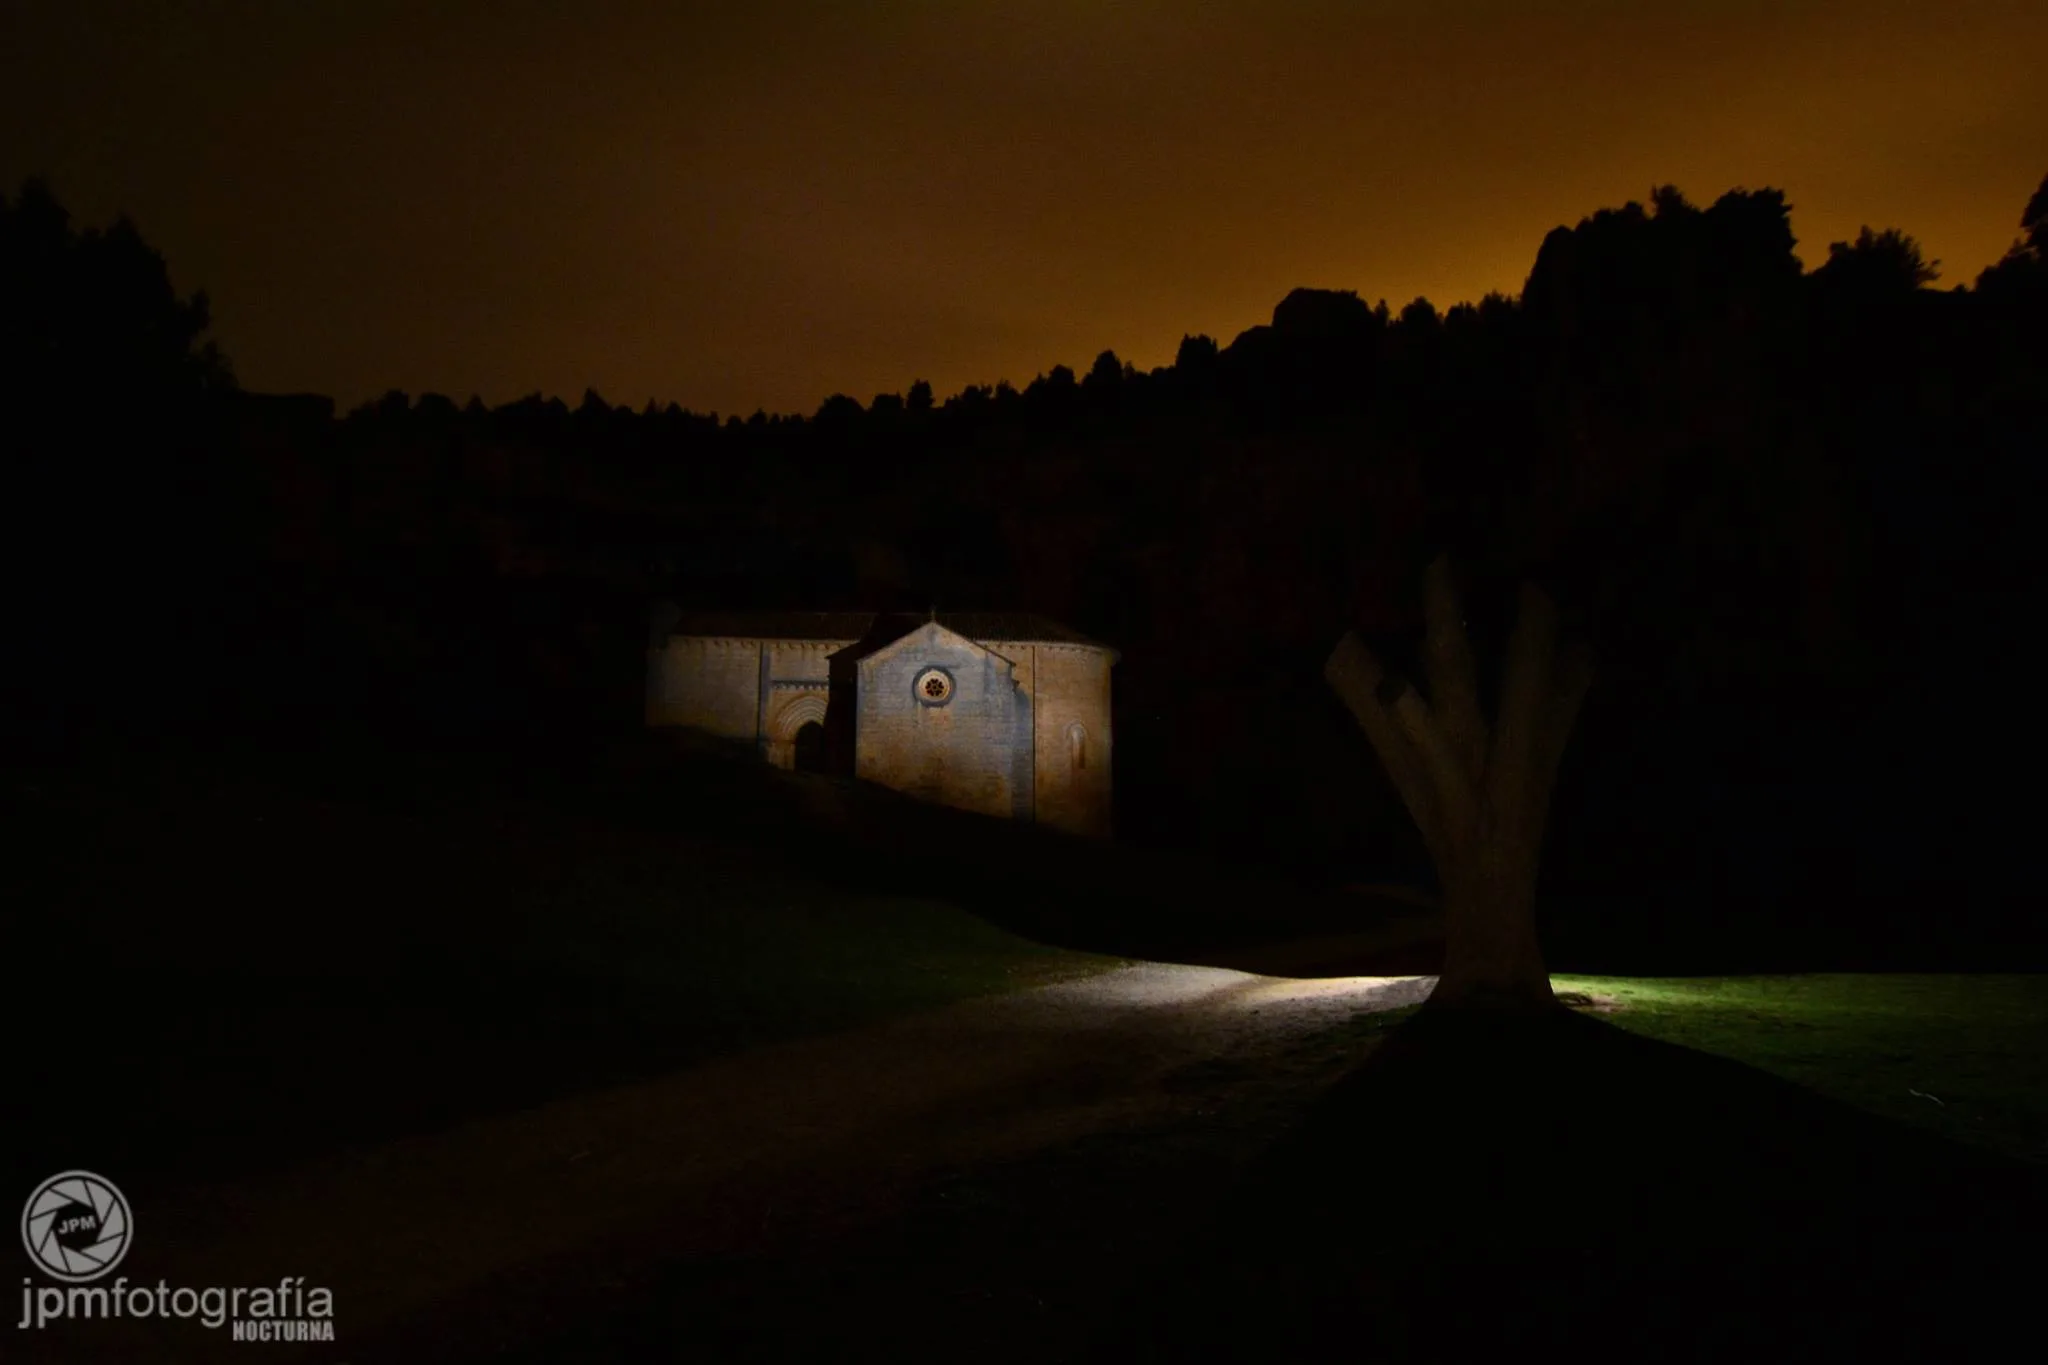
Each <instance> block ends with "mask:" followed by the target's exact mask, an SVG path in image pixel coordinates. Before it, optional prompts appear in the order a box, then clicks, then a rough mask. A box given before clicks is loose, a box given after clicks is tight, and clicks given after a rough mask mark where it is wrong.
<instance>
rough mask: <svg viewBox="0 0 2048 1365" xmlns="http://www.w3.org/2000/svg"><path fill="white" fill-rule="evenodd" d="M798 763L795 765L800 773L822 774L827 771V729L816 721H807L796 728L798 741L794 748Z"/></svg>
mask: <svg viewBox="0 0 2048 1365" xmlns="http://www.w3.org/2000/svg"><path fill="white" fill-rule="evenodd" d="M792 747H793V748H794V750H795V758H796V762H795V764H794V765H793V766H794V767H795V768H796V770H797V771H798V772H800V773H821V772H824V771H825V727H824V726H823V725H822V724H820V723H819V722H817V721H815V720H807V721H805V722H804V723H803V724H802V725H799V726H798V727H797V728H796V739H795V741H794V743H793V746H792Z"/></svg>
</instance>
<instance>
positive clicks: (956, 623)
mask: <svg viewBox="0 0 2048 1365" xmlns="http://www.w3.org/2000/svg"><path fill="white" fill-rule="evenodd" d="M931 619H933V618H932V616H931V614H930V613H928V612H890V613H877V612H872V611H715V612H684V613H682V614H681V615H679V616H677V617H676V618H675V623H674V624H673V625H672V626H671V627H670V628H669V631H668V633H669V634H670V635H683V636H691V635H696V636H718V637H721V638H725V639H737V640H847V641H867V642H869V643H871V644H875V645H880V644H883V643H886V642H888V641H890V640H895V639H899V638H901V637H902V636H904V635H907V634H909V633H910V632H911V631H912V630H915V629H916V628H917V627H919V626H921V625H923V624H924V623H925V622H926V621H928V620H931ZM937 620H938V622H939V624H940V625H942V626H944V627H945V628H946V629H948V630H951V631H955V632H958V633H959V634H961V635H964V636H966V637H967V638H968V639H970V640H977V641H983V642H988V643H996V642H1006V643H1013V644H1075V645H1096V646H1098V647H1101V648H1107V646H1104V645H1102V643H1101V641H1099V640H1091V639H1089V638H1088V637H1087V636H1085V635H1083V634H1081V633H1080V632H1079V631H1076V630H1070V629H1068V628H1067V627H1066V626H1063V625H1061V624H1060V623H1059V622H1057V621H1052V620H1048V619H1047V618H1046V617H1043V616H1032V615H1029V614H1026V613H1022V612H1000V611H994V612H991V611H942V612H940V613H939V614H938V617H937Z"/></svg>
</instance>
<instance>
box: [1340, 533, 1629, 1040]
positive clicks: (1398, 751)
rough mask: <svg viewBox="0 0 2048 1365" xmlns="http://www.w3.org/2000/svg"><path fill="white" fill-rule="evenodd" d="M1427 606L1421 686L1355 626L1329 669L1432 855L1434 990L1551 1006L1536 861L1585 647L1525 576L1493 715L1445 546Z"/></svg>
mask: <svg viewBox="0 0 2048 1365" xmlns="http://www.w3.org/2000/svg"><path fill="white" fill-rule="evenodd" d="M1423 609H1424V621H1425V626H1424V636H1423V650H1422V666H1423V674H1424V680H1425V682H1426V684H1427V686H1428V689H1429V695H1428V696H1427V698H1425V697H1424V696H1423V695H1422V694H1421V693H1419V692H1418V691H1417V690H1416V689H1415V687H1414V686H1413V685H1412V684H1410V683H1409V681H1408V680H1407V679H1406V678H1404V677H1401V676H1400V675H1398V674H1396V673H1392V672H1389V671H1388V670H1387V669H1385V668H1384V667H1382V666H1381V664H1380V661H1379V660H1378V659H1376V658H1374V657H1373V654H1372V652H1371V651H1370V650H1368V649H1367V648H1366V646H1365V644H1364V642H1363V641H1361V640H1360V639H1359V638H1358V635H1357V633H1356V632H1347V633H1346V634H1345V636H1344V638H1343V639H1342V640H1340V641H1339V642H1338V644H1337V648H1336V649H1335V650H1334V651H1333V652H1332V653H1331V655H1330V659H1329V663H1328V665H1327V666H1326V667H1325V669H1324V677H1325V678H1326V679H1327V680H1328V681H1329V684H1330V686H1331V687H1332V688H1333V689H1335V690H1336V692H1337V695H1338V696H1339V697H1341V698H1343V700H1344V703H1345V704H1346V705H1347V706H1349V707H1350V708H1351V714H1352V715H1353V716H1354V717H1356V718H1357V720H1358V723H1359V725H1360V726H1361V727H1362V728H1363V729H1364V731H1365V733H1366V737H1367V738H1368V739H1370V740H1371V741H1372V746H1373V748H1374V750H1376V751H1377V752H1378V754H1379V757H1380V762H1381V763H1383V764H1385V765H1386V769H1387V775H1388V776H1389V777H1390V778H1392V779H1393V782H1394V786H1395V788H1396V789H1397V790H1398V791H1399V792H1400V794H1401V799H1402V801H1403V802H1404V803H1406V805H1407V807H1408V812H1409V814H1410V815H1412V816H1414V818H1415V823H1416V825H1417V826H1419V827H1420V829H1421V831H1422V838H1423V842H1424V843H1425V845H1427V847H1428V849H1429V854H1430V858H1431V860H1432V861H1433V862H1434V863H1435V864H1436V869H1437V876H1438V879H1439V881H1440V882H1441V883H1442V886H1443V901H1444V936H1445V943H1444V950H1445V951H1444V966H1443V974H1442V976H1441V977H1440V978H1439V979H1438V981H1437V985H1436V989H1435V990H1434V991H1433V992H1432V993H1431V995H1430V1001H1429V1003H1430V1006H1431V1007H1432V1008H1434V1009H1442V1008H1458V1009H1474V1008H1477V1009H1518V1010H1540V1009H1548V1008H1552V1007H1554V1006H1555V1005H1556V997H1555V996H1554V995H1552V993H1551V989H1550V976H1549V973H1548V972H1547V971H1546V970H1545V968H1544V964H1543V954H1542V950H1541V948H1540V947H1539V946H1538V943H1537V937H1536V873H1537V868H1538V865H1539V862H1540V858H1541V853H1542V846H1543V829H1544V823H1545V820H1546V818H1547V816H1548V814H1549V809H1550V795H1551V790H1552V788H1553V786H1554V785H1555V783H1556V780H1557V768H1558V761H1559V759H1560V758H1561V757H1562V756H1563V754H1564V746H1565V741H1566V739H1567V738H1568V737H1569V736H1570V734H1571V728H1572V723H1573V721H1574V720H1575V719H1576V718H1577V715H1578V711H1579V706H1580V703H1581V702H1582V701H1583V700H1584V698H1585V695H1586V689H1587V688H1588V687H1589V686H1590V685H1591V684H1592V680H1593V668H1592V660H1591V656H1590V654H1589V653H1588V652H1587V651H1586V650H1585V649H1584V648H1583V647H1582V646H1581V645H1580V644H1579V643H1577V642H1565V641H1560V639H1559V625H1558V611H1557V607H1556V604H1555V603H1554V602H1553V601H1552V600H1551V599H1550V597H1549V596H1548V595H1547V594H1546V593H1544V592H1543V591H1542V590H1541V589H1539V588H1537V587H1535V586H1534V585H1533V584H1525V585H1524V586H1523V588H1522V590H1521V600H1520V602H1519V604H1518V612H1517V615H1516V619H1515V624H1514V628H1513V631H1512V633H1511V635H1510V636H1509V640H1508V649H1507V661H1506V668H1505V672H1504V676H1503V678H1502V683H1501V689H1500V704H1499V707H1498V712H1499V714H1498V715H1497V716H1496V718H1495V720H1494V722H1493V723H1492V724H1491V725H1489V724H1488V723H1487V720H1486V717H1485V714H1484V712H1483V710H1482V707H1481V705H1480V692H1479V677H1478V666H1477V664H1476V662H1475V660H1474V657H1473V652H1472V642H1471V638H1470V635H1469V633H1468V631H1467V628H1466V623H1465V617H1464V613H1463V610H1462V608H1461V606H1460V603H1459V600H1458V590H1457V586H1456V584H1455V582H1454V581H1453V579H1452V575H1451V564H1450V560H1449V557H1448V556H1439V557H1438V558H1437V559H1436V560H1435V562H1433V563H1432V564H1431V565H1430V566H1429V571H1428V575H1427V577H1426V579H1425V583H1424V597H1423Z"/></svg>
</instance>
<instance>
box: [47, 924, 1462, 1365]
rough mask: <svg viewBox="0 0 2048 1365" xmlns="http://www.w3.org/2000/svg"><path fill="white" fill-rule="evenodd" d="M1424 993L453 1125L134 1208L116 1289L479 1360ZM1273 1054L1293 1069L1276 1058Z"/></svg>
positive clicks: (977, 1045) (571, 1102) (1111, 1028)
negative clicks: (281, 1306)
mask: <svg viewBox="0 0 2048 1365" xmlns="http://www.w3.org/2000/svg"><path fill="white" fill-rule="evenodd" d="M1430 984H1431V982H1430V980H1429V979H1427V978H1412V977H1411V978H1364V977H1360V978H1348V979H1340V980H1320V981H1299V980H1287V979H1277V978H1269V977H1259V976H1250V975H1246V974H1244V973H1241V972H1235V971H1228V970H1223V969H1217V968H1204V967H1183V966H1168V965H1159V964H1145V965H1136V966H1131V967H1127V968H1123V969H1119V970H1116V971H1112V972H1109V973H1106V974H1103V975H1100V976H1095V977H1091V978H1087V979H1083V980H1078V981H1073V982H1068V983H1064V984H1060V985H1055V986H1049V987H1042V988H1038V989H1035V990H1030V991H1023V992H1018V993H1015V994H1012V995H1007V996H999V997H993V998H988V999H982V1000H976V1001H970V1002H966V1003H964V1004H961V1005H957V1006H954V1007H951V1008H948V1009H944V1010H939V1011H935V1012H932V1013H928V1014H923V1015H918V1016H912V1017H908V1018H903V1019H899V1020H895V1021H891V1022H889V1023H886V1024H883V1025H879V1026H876V1027H872V1028H868V1029H864V1030H860V1031H858V1032H851V1033H846V1034H840V1035H835V1036H830V1037H824V1038H815V1039H807V1040H803V1041H799V1042H794V1043H789V1044H783V1045H779V1046H774V1047H768V1048H762V1049H758V1050H755V1051H752V1052H749V1053H746V1054H741V1055H735V1056H732V1057H728V1058H724V1059H721V1060H720V1061H717V1062H715V1063H712V1064H709V1065H706V1066H702V1067H698V1068H695V1069H693V1070H689V1071H685V1072H680V1073H677V1074H675V1075H672V1076H668V1077H664V1078H662V1079H659V1080H656V1081H651V1082H646V1083H642V1084H637V1085H633V1086H630V1087H625V1088H622V1089H618V1090H613V1091H608V1092H604V1093H600V1094H593V1095H585V1096H579V1097H575V1098H571V1099H568V1100H564V1101H561V1102H557V1103H554V1104H550V1105H548V1106H545V1107H543V1108H539V1109H535V1110H532V1111H528V1112H524V1113H519V1114H512V1115H506V1116H501V1117H497V1118H493V1119H489V1120H484V1121H478V1122H474V1123H470V1124H467V1125H464V1126H462V1127H458V1128H455V1129H452V1130H449V1131H446V1132H440V1133H434V1134H429V1135H424V1136H420V1137H416V1138H412V1139H408V1140H405V1141H402V1142H399V1143H395V1144H391V1145H388V1146H384V1147H381V1148H378V1149H375V1150H372V1151H369V1152H365V1153H360V1154H357V1155H354V1156H350V1157H347V1158H336V1159H332V1160H327V1161H323V1162H319V1163H315V1164H312V1165H308V1166H305V1167H302V1168H300V1169H297V1170H295V1171H292V1172H289V1173H286V1174H283V1175H280V1176H277V1177H275V1178H269V1179H264V1180H260V1181H252V1182H248V1183H246V1184H242V1185H235V1186H230V1187H225V1188H212V1189H202V1190H192V1191H190V1192H188V1193H186V1194H185V1195H183V1196H181V1197H178V1198H175V1199H168V1200H158V1201H155V1202H153V1203H152V1204H151V1205H150V1206H149V1207H146V1208H139V1209H136V1210H135V1211H134V1212H135V1226H136V1237H135V1244H134V1247H133V1250H132V1252H131V1254H130V1255H129V1257H128V1259H127V1260H126V1262H124V1264H123V1266H122V1272H123V1273H124V1274H126V1275H127V1276H128V1277H129V1278H130V1280H131V1282H133V1283H141V1284H148V1285H155V1284H156V1283H157V1282H158V1281H159V1280H166V1281H168V1282H169V1283H170V1284H171V1285H173V1286H180V1285H192V1286H210V1285H225V1286H236V1285H247V1286H257V1285H275V1284H277V1283H278V1282H279V1280H280V1279H281V1278H283V1277H286V1276H303V1277H304V1283H305V1285H306V1286H308V1287H311V1286H326V1287H328V1288H330V1289H331V1290H332V1292H333V1296H334V1331H335V1335H336V1338H337V1341H336V1343H335V1345H334V1346H332V1347H326V1348H309V1347H280V1346H276V1345H271V1346H269V1347H266V1348H265V1354H266V1355H268V1356H273V1357H285V1358H294V1359H298V1358H320V1359H332V1360H342V1361H357V1362H369V1361H375V1360H383V1359H393V1358H406V1359H411V1358H421V1359H424V1358H433V1359H437V1360H450V1359H457V1358H461V1357H463V1356H480V1355H488V1354H490V1353H491V1352H493V1351H499V1350H504V1349H507V1348H508V1347H509V1346H511V1345H513V1344H515V1343H518V1342H520V1341H522V1340H526V1339H528V1338H530V1337H531V1336H532V1335H533V1333H534V1332H535V1331H536V1330H537V1328H538V1325H539V1324H542V1323H546V1322H559V1321H561V1320H563V1319H564V1318H565V1317H569V1316H573V1314H574V1313H575V1311H576V1305H577V1304H579V1303H584V1302H588V1301H590V1300H591V1299H592V1298H593V1297H597V1298H602V1297H603V1296H606V1295H616V1294H619V1293H621V1292H627V1291H630V1289H631V1287H632V1283H633V1281H634V1278H635V1276H636V1275H638V1274H641V1273H643V1272H644V1270H645V1268H646V1267H649V1266H651V1265H654V1264H656V1263H658V1262H663V1261H666V1262H674V1261H676V1260H678V1259H691V1258H702V1259H711V1260H716V1259H719V1258H728V1259H729V1258H739V1257H746V1256H750V1255H760V1254H764V1253H767V1252H770V1251H775V1252H778V1253H782V1252H786V1251H787V1249H788V1248H790V1247H792V1246H796V1245H802V1244H816V1243H818V1242H820V1241H821V1240H826V1239H830V1238H831V1237H833V1236H835V1235H838V1234H840V1233H843V1232H844V1231H845V1230H846V1229H847V1228H850V1227H856V1226H859V1225H861V1224H862V1223H863V1222H865V1221H868V1220H871V1219H873V1218H874V1217H876V1216H878V1215H879V1214H881V1213H882V1212H884V1211H885V1210H886V1209H887V1208H888V1207H889V1205H890V1203H891V1201H892V1200H893V1199H895V1198H896V1197H897V1196H898V1195H899V1194H900V1192H901V1191H903V1190H904V1189H905V1188H906V1187H907V1186H908V1184H909V1183H910V1182H912V1181H913V1180H915V1179H916V1178H917V1177H918V1176H919V1175H920V1174H921V1173H925V1172H929V1171H931V1170H933V1169H936V1168H941V1167H949V1166H958V1165H963V1164H972V1163H975V1162H986V1161H992V1160H1000V1159H1003V1158H1005V1157H1008V1156H1014V1155H1017V1154H1020V1153H1026V1152H1030V1151H1034V1150H1038V1149H1042V1148H1045V1147H1048V1146H1050V1145H1053V1144H1057V1143H1060V1142H1062V1141H1066V1140H1070V1139H1073V1138H1075V1137H1077V1136H1080V1135H1084V1134H1088V1133H1094V1132H1101V1131H1104V1130H1111V1129H1119V1128H1125V1129H1128V1128H1136V1127H1143V1126H1145V1125H1147V1124H1154V1123H1157V1122H1160V1121H1162V1120H1164V1119H1168V1118H1171V1117H1173V1116H1174V1115H1176V1114H1182V1113H1186V1112H1188V1111H1189V1109H1190V1107H1191V1106H1194V1105H1198V1104H1201V1103H1204V1102H1209V1103H1213V1102H1214V1101H1213V1098H1212V1099H1210V1100H1207V1101H1205V1100H1204V1099H1203V1098H1202V1087H1201V1086H1200V1085H1193V1086H1190V1085H1188V1084H1185V1083H1178V1082H1177V1078H1184V1077H1187V1076H1189V1075H1190V1074H1193V1075H1195V1076H1197V1077H1199V1076H1200V1075H1202V1074H1205V1069H1209V1071H1210V1072H1211V1073H1213V1071H1214V1069H1215V1068H1219V1067H1220V1068H1224V1069H1226V1070H1229V1069H1233V1068H1234V1069H1235V1074H1241V1075H1253V1074H1259V1073H1260V1072H1262V1071H1264V1070H1267V1069H1269V1068H1271V1067H1283V1066H1287V1065H1293V1066H1294V1067H1295V1068H1296V1069H1297V1070H1298V1071H1300V1072H1301V1076H1300V1079H1301V1081H1302V1082H1303V1083H1305V1084H1311V1085H1314V1084H1320V1083H1322V1082H1325V1081H1327V1080H1330V1079H1334V1076H1335V1075H1336V1074H1337V1071H1338V1070H1340V1069H1341V1068H1342V1065H1344V1064H1345V1062H1346V1060H1347V1059H1346V1058H1345V1057H1344V1056H1343V1055H1341V1052H1339V1053H1337V1054H1317V1055H1316V1056H1314V1057H1313V1058H1312V1060H1310V1061H1309V1062H1306V1063H1304V1062H1303V1061H1302V1060H1301V1059H1302V1058H1303V1056H1304V1055H1305V1054H1304V1049H1305V1048H1307V1049H1310V1050H1311V1051H1313V1045H1314V1044H1315V1043H1316V1040H1318V1039H1321V1038H1328V1037H1329V1036H1330V1035H1331V1034H1332V1032H1333V1031H1334V1030H1339V1029H1341V1027H1342V1026H1343V1025H1345V1024H1346V1023H1347V1022H1349V1021H1351V1020H1354V1019H1356V1018H1358V1017H1359V1016H1360V1015H1362V1014H1368V1013H1371V1012H1375V1011H1383V1010H1386V1009H1392V1008H1398V1007H1400V1006H1403V1005H1408V1004H1414V1003H1417V1002H1419V1001H1420V1000H1421V999H1422V998H1423V996H1424V995H1426V994H1427V992H1428V989H1429V986H1430ZM1289 1058H1293V1059H1294V1061H1293V1062H1292V1063H1290V1062H1289V1061H1288V1059H1289ZM20 1344H26V1345H28V1346H29V1347H31V1349H30V1350H29V1351H28V1352H26V1353H25V1354H24V1355H23V1356H21V1357H15V1353H14V1352H12V1351H10V1353H9V1354H10V1357H11V1358H27V1359H49V1360H116V1359H122V1360H126V1359H143V1358H147V1359H151V1360H157V1361H165V1362H170V1361H186V1360H194V1361H197V1360H214V1359H219V1358H222V1356H223V1355H226V1356H228V1357H230V1358H235V1356H236V1348H235V1347H233V1346H232V1345H231V1344H230V1343H229V1342H228V1341H227V1340H226V1332H225V1330H210V1329H207V1328H205V1327H203V1326H201V1325H199V1324H197V1323H194V1322H180V1323H169V1324H166V1323H161V1322H147V1323H136V1322H118V1321H117V1322H91V1323H78V1322H70V1323H58V1324H55V1325H53V1326H52V1327H50V1328H48V1329H45V1330H44V1331H41V1332H38V1333H36V1334H35V1335H34V1336H33V1337H19V1336H18V1337H17V1338H16V1342H15V1343H11V1345H20Z"/></svg>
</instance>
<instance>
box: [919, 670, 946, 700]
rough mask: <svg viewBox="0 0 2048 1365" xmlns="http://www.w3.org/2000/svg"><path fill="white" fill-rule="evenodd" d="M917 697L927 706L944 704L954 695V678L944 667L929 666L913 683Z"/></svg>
mask: <svg viewBox="0 0 2048 1365" xmlns="http://www.w3.org/2000/svg"><path fill="white" fill-rule="evenodd" d="M912 690H913V691H914V692H915V693H916V695H917V699H918V700H919V701H921V702H923V703H924V704H925V705H926V706H944V705H945V704H946V703H947V702H948V701H950V700H952V697H953V679H952V678H951V677H950V676H949V675H948V674H947V672H946V670H945V669H943V668H927V669H926V670H925V671H924V672H922V673H920V674H918V675H917V681H916V682H915V683H913V684H912Z"/></svg>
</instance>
